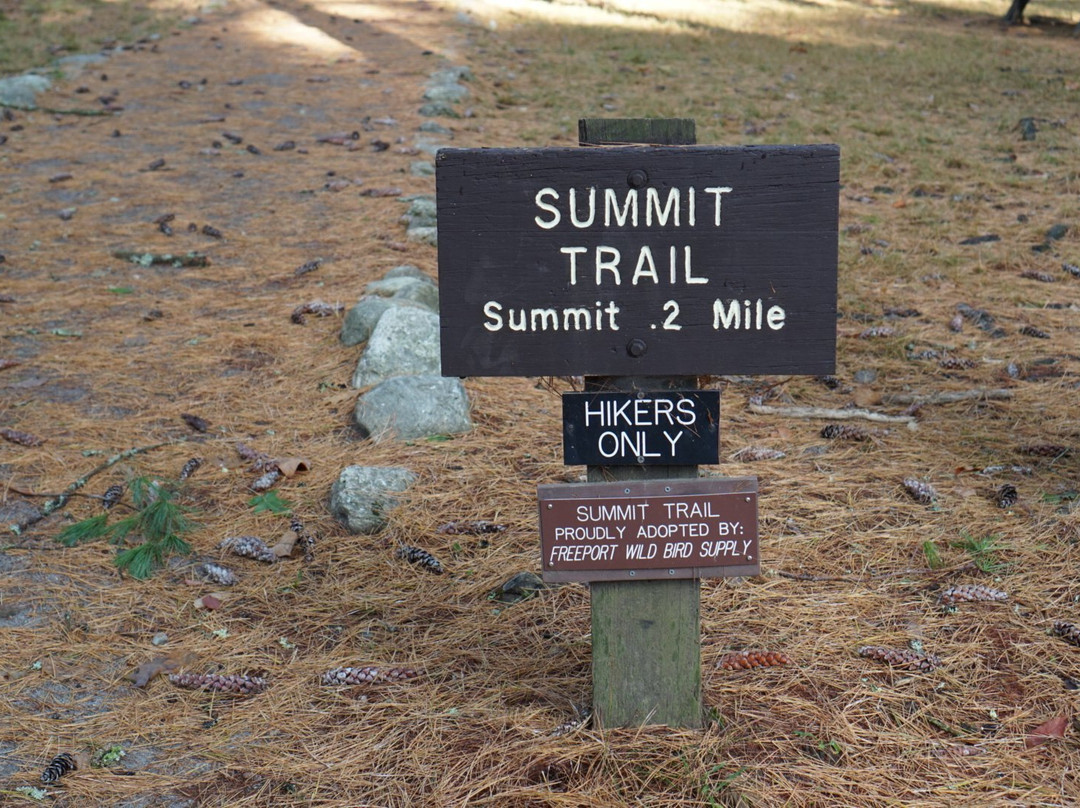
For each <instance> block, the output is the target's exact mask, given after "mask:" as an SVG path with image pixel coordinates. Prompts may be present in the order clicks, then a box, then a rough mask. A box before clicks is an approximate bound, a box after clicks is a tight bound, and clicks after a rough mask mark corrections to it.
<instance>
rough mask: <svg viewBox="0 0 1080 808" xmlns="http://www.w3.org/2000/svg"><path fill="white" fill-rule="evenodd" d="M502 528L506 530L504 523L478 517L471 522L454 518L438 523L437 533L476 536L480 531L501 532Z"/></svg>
mask: <svg viewBox="0 0 1080 808" xmlns="http://www.w3.org/2000/svg"><path fill="white" fill-rule="evenodd" d="M504 530H506V525H500V524H498V523H496V522H488V521H486V520H484V519H478V520H476V521H472V522H459V521H458V520H456V519H455V520H453V521H452V522H447V523H446V524H445V525H439V528H438V532H439V533H449V534H450V535H452V536H457V535H469V536H476V535H479V534H481V533H502V532H503V531H504Z"/></svg>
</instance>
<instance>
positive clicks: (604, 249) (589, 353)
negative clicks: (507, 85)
mask: <svg viewBox="0 0 1080 808" xmlns="http://www.w3.org/2000/svg"><path fill="white" fill-rule="evenodd" d="M839 166H840V160H839V149H838V147H836V146H832V145H815V146H754V147H743V148H730V147H715V146H708V147H706V146H700V147H699V146H680V147H672V146H665V147H655V146H627V147H622V148H607V149H580V148H579V149H442V150H440V151H439V153H438V155H437V157H436V185H437V202H438V221H439V286H440V290H441V294H442V301H441V312H442V313H441V324H442V326H441V327H442V349H443V371H444V373H445V374H446V375H448V376H504V375H509V376H572V375H654V376H655V375H669V374H684V375H697V374H734V373H740V374H753V373H757V374H785V373H809V374H827V373H832V372H833V370H834V367H835V353H836V267H837V226H838V215H837V213H838V207H839V180H840V174H839Z"/></svg>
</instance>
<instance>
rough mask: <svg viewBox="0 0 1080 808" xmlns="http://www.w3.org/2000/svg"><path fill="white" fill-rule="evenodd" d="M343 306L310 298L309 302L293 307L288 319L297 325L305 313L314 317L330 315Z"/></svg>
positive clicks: (302, 320)
mask: <svg viewBox="0 0 1080 808" xmlns="http://www.w3.org/2000/svg"><path fill="white" fill-rule="evenodd" d="M344 308H345V307H344V306H343V305H341V304H340V303H334V304H331V303H326V302H324V301H322V300H312V301H311V302H310V303H302V304H301V305H299V306H297V307H296V308H295V309H293V313H292V316H291V318H290V319H291V320H292V321H293V322H294V323H296V324H297V325H303V324H304V315H305V314H314V315H315V316H316V317H332V316H333V315H335V314H338V313H339V312H341V311H342V309H344Z"/></svg>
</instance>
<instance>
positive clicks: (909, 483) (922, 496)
mask: <svg viewBox="0 0 1080 808" xmlns="http://www.w3.org/2000/svg"><path fill="white" fill-rule="evenodd" d="M904 488H906V489H907V492H908V493H909V494H911V496H912V498H913V499H914V500H915V501H916V502H921V503H922V504H923V505H929V504H930V503H931V502H933V501H934V500H935V499H937V491H935V490H934V486H932V485H930V483H924V482H922V481H921V480H916V479H915V478H914V477H908V478H906V479H905V480H904Z"/></svg>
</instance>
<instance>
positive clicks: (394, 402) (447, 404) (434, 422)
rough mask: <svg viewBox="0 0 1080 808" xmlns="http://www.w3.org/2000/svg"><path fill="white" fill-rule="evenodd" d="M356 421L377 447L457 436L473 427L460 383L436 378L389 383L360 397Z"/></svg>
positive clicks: (465, 395)
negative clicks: (393, 441)
mask: <svg viewBox="0 0 1080 808" xmlns="http://www.w3.org/2000/svg"><path fill="white" fill-rule="evenodd" d="M353 419H354V420H355V421H356V426H357V427H358V428H359V429H360V431H361V432H362V433H363V434H364V435H365V436H366V437H370V438H372V439H373V440H374V441H375V442H376V443H378V442H380V441H383V440H388V439H391V438H397V439H398V440H411V439H413V438H425V437H430V436H432V435H456V434H460V433H462V432H468V431H469V430H470V429H472V426H473V425H472V421H471V420H470V419H469V397H468V395H467V394H466V392H465V387H464V386H463V385H462V383H461V380H460V379H448V378H445V377H443V376H433V375H423V376H397V377H395V378H393V379H387V380H386V381H385V382H383V383H382V384H380V385H378V386H377V387H375V388H373V389H371V390H370V391H368V392H367V393H365V394H364V395H362V396H360V399H359V401H357V402H356V408H355V409H354V410H353Z"/></svg>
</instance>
